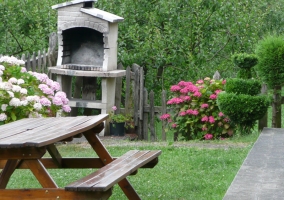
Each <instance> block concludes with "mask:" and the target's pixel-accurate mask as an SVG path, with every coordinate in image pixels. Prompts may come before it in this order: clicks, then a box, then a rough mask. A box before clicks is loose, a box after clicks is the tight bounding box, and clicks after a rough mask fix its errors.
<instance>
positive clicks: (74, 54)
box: [52, 0, 124, 71]
mask: <svg viewBox="0 0 284 200" xmlns="http://www.w3.org/2000/svg"><path fill="white" fill-rule="evenodd" d="M93 2H94V0H93V1H92V0H91V1H90V0H75V1H71V2H67V3H62V4H58V5H55V6H52V8H53V9H57V10H58V47H59V49H58V60H57V67H60V68H66V69H76V70H87V71H91V70H93V71H110V70H115V69H116V68H117V67H116V66H117V37H118V22H121V21H123V20H124V19H123V18H122V17H119V16H116V15H114V14H111V13H108V12H105V11H102V10H99V9H97V8H93Z"/></svg>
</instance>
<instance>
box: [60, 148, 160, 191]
mask: <svg viewBox="0 0 284 200" xmlns="http://www.w3.org/2000/svg"><path fill="white" fill-rule="evenodd" d="M160 154H161V151H158V150H157V151H139V150H131V151H129V152H127V153H126V154H124V155H123V156H121V157H119V158H117V159H116V160H114V161H113V162H111V163H109V164H108V165H106V166H104V167H103V168H101V169H99V170H97V171H96V172H94V173H92V174H90V175H88V176H86V177H84V178H82V179H80V180H78V181H75V182H73V183H71V184H69V185H67V186H66V187H65V190H67V191H82V192H83V191H107V190H109V189H110V188H112V187H113V185H114V184H116V183H118V182H119V181H121V180H122V179H124V178H126V177H127V176H128V175H130V174H132V173H134V172H135V171H136V170H137V169H138V168H140V167H142V166H144V165H145V164H147V163H149V162H151V161H152V160H154V159H156V158H157V157H158V156H159V155H160ZM153 167H154V166H153Z"/></svg>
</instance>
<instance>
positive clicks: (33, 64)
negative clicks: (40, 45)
mask: <svg viewBox="0 0 284 200" xmlns="http://www.w3.org/2000/svg"><path fill="white" fill-rule="evenodd" d="M31 60H32V71H33V72H36V71H37V70H36V64H37V63H36V54H35V52H33V55H32V59H31Z"/></svg>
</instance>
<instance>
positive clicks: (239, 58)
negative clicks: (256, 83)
mask: <svg viewBox="0 0 284 200" xmlns="http://www.w3.org/2000/svg"><path fill="white" fill-rule="evenodd" d="M232 60H233V62H234V63H235V65H237V66H238V67H239V68H240V71H239V72H238V74H237V77H238V78H243V79H250V78H252V67H254V66H255V65H256V64H257V62H258V59H257V56H256V55H254V54H247V53H239V54H234V55H233V56H232Z"/></svg>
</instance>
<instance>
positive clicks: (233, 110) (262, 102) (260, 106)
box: [217, 92, 270, 128]
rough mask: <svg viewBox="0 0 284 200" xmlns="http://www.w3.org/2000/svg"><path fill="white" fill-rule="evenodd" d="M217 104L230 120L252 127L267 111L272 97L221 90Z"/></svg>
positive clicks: (242, 125)
mask: <svg viewBox="0 0 284 200" xmlns="http://www.w3.org/2000/svg"><path fill="white" fill-rule="evenodd" d="M217 104H218V106H219V108H220V110H221V111H222V112H223V113H224V114H226V115H228V116H229V117H230V120H231V121H232V122H233V123H235V124H239V125H241V127H244V128H246V127H247V128H248V127H250V128H251V127H252V126H253V125H254V123H255V121H256V120H258V119H261V118H262V117H263V116H264V114H265V113H266V111H267V108H268V106H269V104H270V99H269V98H268V97H267V96H263V95H259V96H251V95H247V94H235V93H227V92H221V93H219V95H218V99H217Z"/></svg>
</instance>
